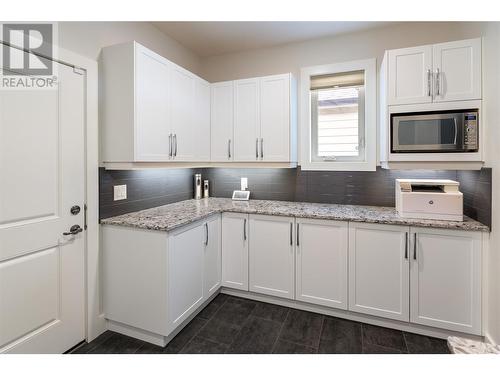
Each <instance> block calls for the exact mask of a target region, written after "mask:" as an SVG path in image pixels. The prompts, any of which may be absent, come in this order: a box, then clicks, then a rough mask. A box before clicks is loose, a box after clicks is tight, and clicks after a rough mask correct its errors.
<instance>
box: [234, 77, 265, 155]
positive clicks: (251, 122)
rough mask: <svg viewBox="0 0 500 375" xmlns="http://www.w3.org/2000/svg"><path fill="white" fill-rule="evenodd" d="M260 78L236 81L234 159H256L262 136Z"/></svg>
mask: <svg viewBox="0 0 500 375" xmlns="http://www.w3.org/2000/svg"><path fill="white" fill-rule="evenodd" d="M259 107H260V105H259V79H258V78H253V79H242V80H238V81H235V82H234V160H235V161H256V160H257V159H258V155H257V151H256V141H257V139H258V138H260V111H259Z"/></svg>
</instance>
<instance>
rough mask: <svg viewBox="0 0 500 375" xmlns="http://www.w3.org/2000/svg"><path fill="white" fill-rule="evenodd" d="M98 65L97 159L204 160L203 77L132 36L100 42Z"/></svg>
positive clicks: (206, 93)
mask: <svg viewBox="0 0 500 375" xmlns="http://www.w3.org/2000/svg"><path fill="white" fill-rule="evenodd" d="M99 69H100V74H99V77H100V87H101V92H100V100H101V103H100V106H99V108H100V122H101V136H102V160H103V162H105V163H106V162H173V161H184V162H186V161H204V160H210V141H209V138H210V84H209V83H208V82H206V81H204V80H203V79H201V78H199V77H197V76H196V75H194V74H193V73H191V72H189V71H188V70H186V69H184V68H182V67H180V66H178V65H176V64H174V63H172V62H171V61H169V60H167V59H165V58H164V57H162V56H160V55H158V54H157V53H155V52H153V51H151V50H149V49H147V48H146V47H144V46H142V45H140V44H138V43H137V42H129V43H124V44H119V45H114V46H110V47H105V48H103V50H102V53H101V57H100V60H99ZM200 137H202V138H201V139H203V140H204V142H201V144H200V141H199V140H200Z"/></svg>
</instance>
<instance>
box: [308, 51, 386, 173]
mask: <svg viewBox="0 0 500 375" xmlns="http://www.w3.org/2000/svg"><path fill="white" fill-rule="evenodd" d="M360 68H361V69H360ZM374 76H375V60H374V59H373V60H363V61H356V62H352V63H342V64H334V65H327V66H319V67H309V68H304V69H302V80H301V83H302V85H301V88H302V90H303V92H302V93H301V94H302V97H303V102H302V103H301V104H302V105H304V107H305V108H307V109H308V110H306V111H304V112H303V113H305V114H306V115H307V117H305V116H303V118H302V119H301V129H302V132H301V137H303V138H306V139H302V142H301V155H302V157H301V166H302V169H331V170H336V169H341V170H374V169H375V159H376V154H375V150H376V131H375V128H376V118H375V103H376V96H375V85H376V83H375V77H374ZM367 92H368V94H369V97H368V98H366V96H367V95H366V93H367ZM304 107H302V108H304ZM368 137H369V138H368ZM367 139H368V142H366V140H367Z"/></svg>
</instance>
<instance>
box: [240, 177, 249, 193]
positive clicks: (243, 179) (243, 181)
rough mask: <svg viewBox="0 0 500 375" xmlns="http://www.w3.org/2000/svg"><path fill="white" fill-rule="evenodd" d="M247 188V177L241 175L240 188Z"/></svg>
mask: <svg viewBox="0 0 500 375" xmlns="http://www.w3.org/2000/svg"><path fill="white" fill-rule="evenodd" d="M246 189H248V178H247V177H242V178H241V189H240V190H246Z"/></svg>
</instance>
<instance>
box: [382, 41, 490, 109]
mask: <svg viewBox="0 0 500 375" xmlns="http://www.w3.org/2000/svg"><path fill="white" fill-rule="evenodd" d="M385 58H386V59H387V104H388V105H400V104H422V103H431V102H451V101H458V100H477V99H481V39H480V38H477V39H468V40H461V41H456V42H447V43H440V44H434V45H426V46H419V47H411V48H401V49H395V50H390V51H387V53H386V57H385ZM383 65H384V64H383ZM383 74H385V73H384V72H383ZM382 86H384V83H382Z"/></svg>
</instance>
